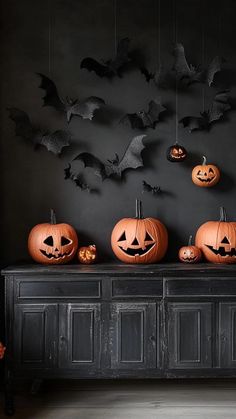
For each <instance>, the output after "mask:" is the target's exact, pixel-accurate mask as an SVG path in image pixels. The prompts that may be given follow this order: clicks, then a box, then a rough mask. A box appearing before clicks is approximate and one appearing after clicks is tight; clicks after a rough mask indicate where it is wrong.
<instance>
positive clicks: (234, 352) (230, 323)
mask: <svg viewBox="0 0 236 419" xmlns="http://www.w3.org/2000/svg"><path fill="white" fill-rule="evenodd" d="M219 348H220V367H221V368H236V303H231V302H229V303H221V304H220V318H219Z"/></svg>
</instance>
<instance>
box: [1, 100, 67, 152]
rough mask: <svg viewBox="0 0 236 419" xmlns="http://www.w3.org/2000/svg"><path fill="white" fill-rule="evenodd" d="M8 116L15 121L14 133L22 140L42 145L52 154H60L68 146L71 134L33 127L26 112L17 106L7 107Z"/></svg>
mask: <svg viewBox="0 0 236 419" xmlns="http://www.w3.org/2000/svg"><path fill="white" fill-rule="evenodd" d="M8 111H9V117H10V119H12V121H14V122H15V124H16V126H15V133H16V135H17V136H19V137H21V138H23V139H24V140H27V141H30V142H31V143H32V144H34V145H35V146H36V145H37V144H40V145H43V146H44V147H46V148H47V150H48V151H51V152H52V153H53V154H56V155H58V154H60V153H61V152H62V149H63V148H64V147H68V146H69V145H70V141H71V134H70V132H68V131H64V130H57V131H54V132H52V133H49V132H47V131H43V130H42V129H40V128H36V127H34V126H33V125H32V124H31V122H30V119H29V116H28V115H27V113H26V112H24V111H21V110H20V109H17V108H8Z"/></svg>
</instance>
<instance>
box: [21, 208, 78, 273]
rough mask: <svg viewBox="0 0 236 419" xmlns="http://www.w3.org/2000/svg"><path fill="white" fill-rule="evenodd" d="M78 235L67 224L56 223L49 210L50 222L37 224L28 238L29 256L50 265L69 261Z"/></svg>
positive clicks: (74, 249)
mask: <svg viewBox="0 0 236 419" xmlns="http://www.w3.org/2000/svg"><path fill="white" fill-rule="evenodd" d="M77 247H78V237H77V234H76V231H75V230H74V228H73V227H72V226H71V225H69V224H65V223H62V224H57V223H56V216H55V212H54V211H53V210H51V223H44V224H37V225H36V226H34V227H33V228H32V230H31V232H30V234H29V238H28V250H29V254H30V256H31V257H32V258H33V259H34V260H35V261H36V262H38V263H45V264H50V265H55V264H62V263H67V262H70V261H71V260H72V259H73V257H74V256H75V254H76V251H77Z"/></svg>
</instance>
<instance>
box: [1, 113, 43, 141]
mask: <svg viewBox="0 0 236 419" xmlns="http://www.w3.org/2000/svg"><path fill="white" fill-rule="evenodd" d="M8 111H9V117H10V119H11V120H12V121H14V122H15V134H16V135H17V136H18V137H21V138H23V139H24V140H27V141H31V142H32V143H33V144H37V143H41V140H42V132H41V130H40V129H38V128H35V127H33V125H32V124H31V122H30V118H29V116H28V115H27V113H26V112H24V111H21V110H20V109H17V108H8Z"/></svg>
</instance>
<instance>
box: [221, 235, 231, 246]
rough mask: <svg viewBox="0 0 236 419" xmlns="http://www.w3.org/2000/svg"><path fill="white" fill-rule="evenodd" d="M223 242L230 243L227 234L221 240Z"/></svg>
mask: <svg viewBox="0 0 236 419" xmlns="http://www.w3.org/2000/svg"><path fill="white" fill-rule="evenodd" d="M221 243H225V244H229V240H228V239H227V237H226V236H225V237H224V238H223V240H222V241H221Z"/></svg>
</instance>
